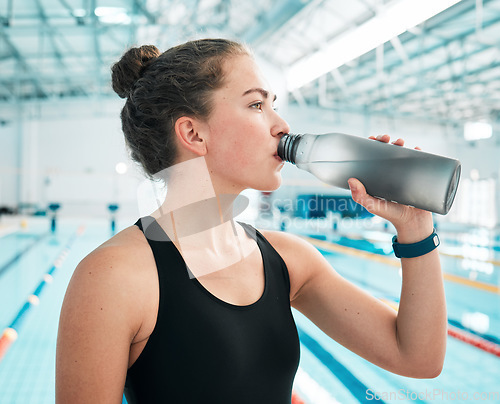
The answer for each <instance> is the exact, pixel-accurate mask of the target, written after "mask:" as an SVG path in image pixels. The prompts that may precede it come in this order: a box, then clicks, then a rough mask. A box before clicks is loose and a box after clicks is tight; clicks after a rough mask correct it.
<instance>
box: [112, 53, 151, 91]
mask: <svg viewBox="0 0 500 404" xmlns="http://www.w3.org/2000/svg"><path fill="white" fill-rule="evenodd" d="M158 56H160V51H159V50H158V48H157V47H156V46H154V45H143V46H141V47H139V48H131V49H129V50H128V51H127V52H125V53H124V54H123V56H122V58H121V59H120V61H119V62H117V63H115V64H114V65H113V67H112V68H111V82H112V86H113V90H115V92H116V93H117V94H118V95H119V96H120V97H121V98H126V97H127V96H128V95H129V94H130V92H131V90H132V88H133V86H134V84H135V82H136V81H137V80H138V79H139V78H140V77H141V76H142V72H143V70H144V68H145V67H147V66H148V65H149V64H150V63H151V60H153V59H155V58H157V57H158Z"/></svg>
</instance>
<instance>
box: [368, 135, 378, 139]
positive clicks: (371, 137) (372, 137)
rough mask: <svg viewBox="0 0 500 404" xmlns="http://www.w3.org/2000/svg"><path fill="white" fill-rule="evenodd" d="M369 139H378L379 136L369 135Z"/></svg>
mask: <svg viewBox="0 0 500 404" xmlns="http://www.w3.org/2000/svg"><path fill="white" fill-rule="evenodd" d="M368 139H372V140H377V138H376V137H375V136H373V135H372V136H369V137H368Z"/></svg>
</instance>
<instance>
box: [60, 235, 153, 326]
mask: <svg viewBox="0 0 500 404" xmlns="http://www.w3.org/2000/svg"><path fill="white" fill-rule="evenodd" d="M155 282H156V283H157V275H156V264H155V261H154V257H153V254H152V252H151V249H150V247H149V244H148V242H147V240H146V238H145V237H144V235H143V233H142V232H141V230H140V229H139V228H138V227H137V226H130V227H128V228H126V229H124V230H123V231H121V232H120V233H118V234H117V235H115V236H114V237H112V238H111V239H109V240H108V241H106V242H105V243H103V244H102V245H100V246H99V247H97V248H96V249H95V250H94V251H92V252H91V253H90V254H88V255H87V256H86V257H85V258H84V259H83V260H82V261H81V262H80V263H79V264H78V266H77V268H76V269H75V272H74V274H73V277H72V278H71V281H70V284H69V286H68V290H67V293H66V297H65V302H64V304H65V305H66V306H78V305H79V303H80V302H86V303H87V304H86V305H85V307H86V309H87V310H96V307H97V306H99V310H100V311H103V310H105V308H106V307H107V308H108V311H110V312H114V311H116V310H119V311H123V309H126V312H125V311H123V312H125V313H127V317H126V318H124V320H125V322H127V323H128V325H127V326H128V327H130V332H131V333H132V334H134V335H135V334H136V333H137V332H138V328H140V325H141V324H142V323H143V317H144V312H143V309H144V308H145V307H150V306H151V304H149V303H150V302H151V297H152V296H153V297H154V293H152V290H153V291H155V290H157V284H155ZM153 303H154V301H153ZM94 306H95V307H94ZM79 310H85V309H83V308H82V309H79Z"/></svg>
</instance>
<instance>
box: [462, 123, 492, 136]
mask: <svg viewBox="0 0 500 404" xmlns="http://www.w3.org/2000/svg"><path fill="white" fill-rule="evenodd" d="M492 135H493V127H492V126H491V124H489V123H487V122H467V123H466V124H465V125H464V138H465V140H471V141H472V140H479V139H488V138H490V137H491V136H492Z"/></svg>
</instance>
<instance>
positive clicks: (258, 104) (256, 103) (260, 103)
mask: <svg viewBox="0 0 500 404" xmlns="http://www.w3.org/2000/svg"><path fill="white" fill-rule="evenodd" d="M250 108H255V109H259V110H262V101H258V102H255V103H253V104H251V105H250Z"/></svg>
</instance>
